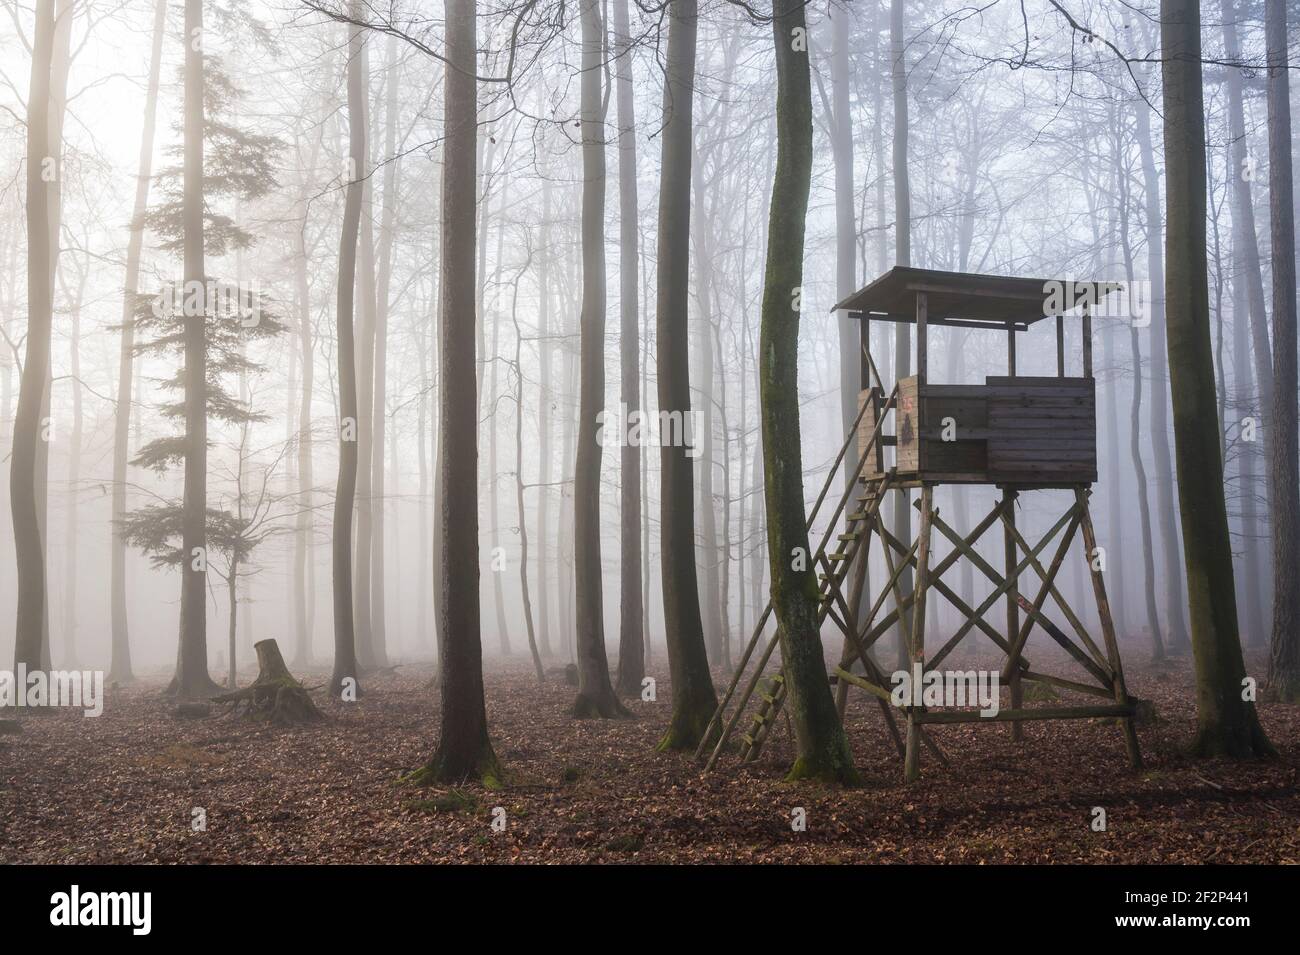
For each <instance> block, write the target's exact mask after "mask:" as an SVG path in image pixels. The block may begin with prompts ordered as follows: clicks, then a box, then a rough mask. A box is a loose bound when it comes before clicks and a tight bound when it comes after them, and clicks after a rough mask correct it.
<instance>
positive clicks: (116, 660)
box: [108, 0, 167, 684]
mask: <svg viewBox="0 0 1300 955" xmlns="http://www.w3.org/2000/svg"><path fill="white" fill-rule="evenodd" d="M166 25H167V0H157V3H156V5H155V7H154V20H153V45H152V47H151V48H150V53H149V81H148V86H147V88H146V91H145V99H144V124H143V127H142V129H141V131H140V158H139V161H138V164H137V167H136V180H135V203H134V204H133V205H132V207H131V235H130V238H129V239H128V240H127V246H126V281H125V283H124V285H123V287H124V289H125V293H124V294H123V296H122V339H121V346H120V348H119V351H118V360H117V405H116V407H115V408H114V410H113V503H112V507H113V522H114V523H113V528H114V530H113V539H112V554H111V557H110V559H109V566H110V569H109V584H108V586H109V593H110V597H109V603H110V607H111V609H110V613H109V616H110V618H111V624H110V626H111V629H112V655H111V662H110V663H109V668H108V671H109V680H110V682H114V683H120V684H127V683H130V682H131V681H132V680H133V679H134V675H133V673H132V671H131V640H130V630H129V628H128V621H127V612H126V540H125V538H123V537H122V535H121V533H119V531H118V528H119V527H120V526H121V525H120V523H119V522H120V521H121V520H122V519H123V518H125V517H126V462H127V458H128V457H130V451H131V388H132V383H133V382H132V379H133V377H134V375H135V298H136V295H137V294H138V292H139V289H140V253H141V250H142V248H143V246H144V223H143V222H142V221H141V218H142V217H143V216H144V213H145V210H146V209H147V208H148V207H149V185H150V182H151V180H152V176H153V140H154V131H155V127H156V125H157V116H158V83H159V77H160V75H161V73H162V46H163V36H164V34H165V32H166Z"/></svg>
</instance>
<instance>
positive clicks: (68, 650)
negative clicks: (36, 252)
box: [62, 263, 90, 667]
mask: <svg viewBox="0 0 1300 955" xmlns="http://www.w3.org/2000/svg"><path fill="white" fill-rule="evenodd" d="M89 275H90V266H89V264H88V263H83V264H82V265H81V266H80V267H79V268H78V269H77V290H76V292H75V293H73V295H72V296H71V299H70V301H69V302H68V306H69V307H68V315H69V319H70V321H69V329H68V330H69V332H70V335H69V340H68V373H69V383H70V384H71V386H72V433H71V434H70V435H69V437H68V496H67V502H68V503H67V508H66V511H65V512H64V524H63V534H64V537H63V540H64V544H63V560H64V564H63V595H62V603H63V659H64V660H65V661H67V662H66V664H65V665H66V666H68V667H75V666H76V665H77V661H78V659H79V656H78V648H77V535H78V532H79V531H80V530H81V528H80V527H79V525H78V519H77V514H78V510H79V508H78V504H79V503H80V502H79V500H78V488H77V485H78V484H79V483H80V482H81V444H82V438H83V436H84V434H85V413H84V410H83V407H82V399H81V387H82V384H81V381H82V379H81V348H82V342H81V306H82V303H83V302H84V301H85V298H86V279H87V278H88V277H89ZM64 293H65V295H66V293H67V280H66V279H65V280H64Z"/></svg>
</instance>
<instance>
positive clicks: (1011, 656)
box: [1002, 508, 1079, 681]
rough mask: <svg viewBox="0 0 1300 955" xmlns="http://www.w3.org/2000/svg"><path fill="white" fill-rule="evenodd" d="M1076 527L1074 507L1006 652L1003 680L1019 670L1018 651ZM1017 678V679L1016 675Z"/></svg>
mask: <svg viewBox="0 0 1300 955" xmlns="http://www.w3.org/2000/svg"><path fill="white" fill-rule="evenodd" d="M1078 527H1079V517H1078V510H1077V508H1076V509H1075V517H1074V519H1073V520H1072V521H1070V526H1069V527H1067V528H1066V529H1065V533H1064V534H1062V535H1061V543H1060V544H1058V545H1057V547H1056V555H1055V556H1054V557H1053V558H1052V563H1051V564H1050V565H1049V566H1048V568H1047V574H1046V575H1045V576H1044V577H1043V582H1042V584H1041V585H1040V586H1039V588H1038V595H1037V596H1036V597H1034V601H1033V603H1031V604H1030V605H1029V611H1028V613H1026V614H1025V623H1024V626H1022V627H1021V628H1020V632H1019V634H1017V636H1016V640H1015V643H1013V644H1012V645H1011V650H1010V652H1009V653H1008V654H1007V662H1006V664H1005V665H1004V666H1003V667H1002V679H1003V680H1007V681H1010V680H1011V678H1012V676H1013V675H1015V674H1019V672H1020V653H1021V651H1022V650H1024V648H1025V642H1026V641H1027V640H1028V639H1029V632H1030V631H1031V630H1033V629H1034V618H1035V616H1037V615H1038V614H1039V613H1040V612H1041V611H1042V609H1043V606H1044V605H1045V603H1046V601H1047V595H1048V594H1049V593H1050V592H1051V591H1052V582H1053V581H1055V580H1056V574H1057V571H1059V570H1060V569H1061V564H1062V563H1063V562H1064V561H1065V555H1066V554H1067V553H1069V551H1070V544H1072V543H1073V542H1074V532H1075V531H1076V530H1077V529H1078ZM1017 679H1019V677H1018V676H1017Z"/></svg>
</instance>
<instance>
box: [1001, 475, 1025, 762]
mask: <svg viewBox="0 0 1300 955" xmlns="http://www.w3.org/2000/svg"><path fill="white" fill-rule="evenodd" d="M1002 498H1003V500H1004V501H1006V502H1007V506H1006V507H1005V508H1004V509H1003V512H1002V520H1003V522H1004V524H1006V527H1005V528H1004V529H1003V532H1002V553H1003V561H1004V565H1005V567H1004V571H1005V573H1006V579H1007V580H1008V581H1009V582H1010V586H1009V587H1008V588H1007V643H1008V644H1010V645H1012V646H1013V647H1014V645H1015V642H1016V637H1017V636H1018V635H1019V633H1020V590H1019V588H1018V587H1017V586H1016V581H1015V580H1014V579H1013V575H1015V574H1016V565H1017V563H1018V561H1017V560H1016V540H1015V535H1014V534H1013V533H1012V530H1011V529H1012V528H1014V527H1015V526H1016V492H1015V491H1014V490H1012V489H1010V488H1007V487H1004V488H1003V489H1002ZM1008 659H1010V655H1008ZM1010 687H1011V708H1012V709H1015V710H1018V709H1020V708H1021V704H1023V703H1024V689H1023V688H1022V687H1021V685H1020V670H1019V668H1018V667H1017V668H1015V669H1013V670H1012V671H1011V682H1010ZM1011 738H1012V739H1013V740H1016V741H1017V742H1018V741H1020V740H1022V739H1024V738H1025V733H1024V730H1023V729H1022V728H1021V726H1020V724H1019V723H1012V724H1011Z"/></svg>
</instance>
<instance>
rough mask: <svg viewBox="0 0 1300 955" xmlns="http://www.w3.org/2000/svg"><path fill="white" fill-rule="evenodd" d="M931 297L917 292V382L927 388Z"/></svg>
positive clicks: (920, 386)
mask: <svg viewBox="0 0 1300 955" xmlns="http://www.w3.org/2000/svg"><path fill="white" fill-rule="evenodd" d="M929 308H930V306H929V299H928V298H927V297H926V294H925V293H924V292H917V293H916V383H917V386H918V387H919V388H925V383H926V381H927V380H928V379H927V374H926V373H927V371H928V366H929V348H928V345H929V341H928V339H929V336H928V335H927V334H926V330H927V324H926V322H927V320H928V318H929Z"/></svg>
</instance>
